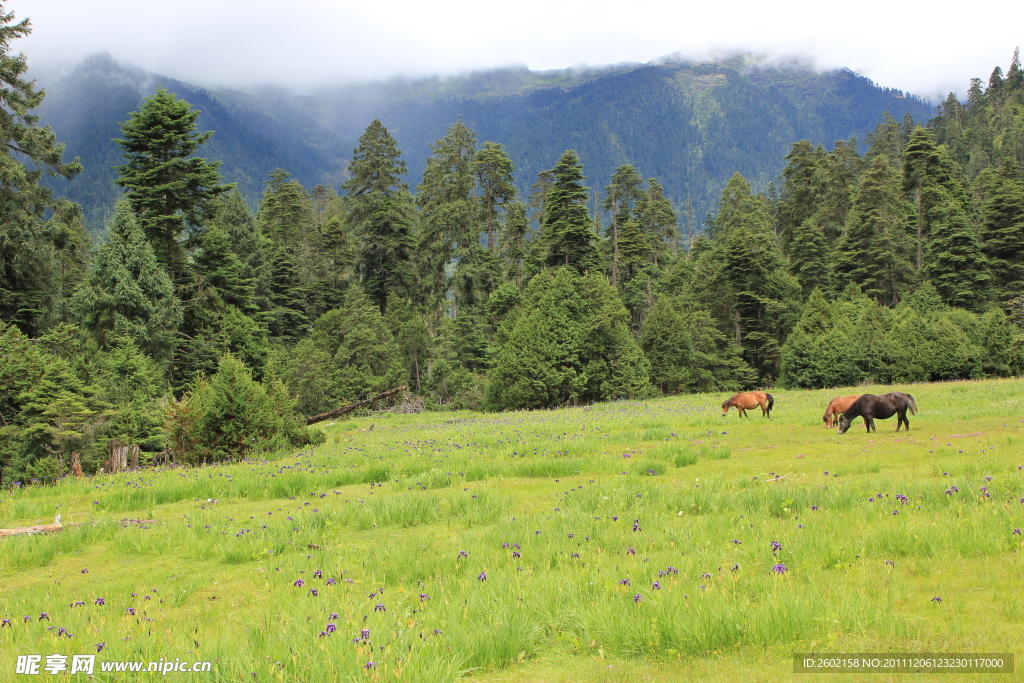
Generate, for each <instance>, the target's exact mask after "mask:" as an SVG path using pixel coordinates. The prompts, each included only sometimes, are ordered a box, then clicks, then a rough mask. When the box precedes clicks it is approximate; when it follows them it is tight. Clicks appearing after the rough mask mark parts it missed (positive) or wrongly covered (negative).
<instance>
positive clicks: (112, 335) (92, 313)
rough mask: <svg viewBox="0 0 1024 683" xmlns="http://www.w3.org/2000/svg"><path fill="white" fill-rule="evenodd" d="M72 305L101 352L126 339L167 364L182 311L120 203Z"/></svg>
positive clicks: (125, 204) (128, 210)
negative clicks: (115, 342)
mask: <svg viewBox="0 0 1024 683" xmlns="http://www.w3.org/2000/svg"><path fill="white" fill-rule="evenodd" d="M72 305H73V308H74V309H75V310H76V311H77V312H78V314H79V316H80V318H81V320H82V322H83V325H84V326H85V328H86V329H88V330H89V331H90V332H92V334H93V335H94V336H95V338H96V341H97V342H98V343H99V344H100V345H101V346H102V347H104V348H108V347H110V346H111V345H112V344H113V343H114V340H115V339H116V338H117V337H120V336H122V335H126V336H128V337H131V338H132V339H133V340H134V341H135V342H136V343H137V344H138V345H139V348H141V349H143V350H144V351H145V352H146V353H147V354H149V356H150V357H152V358H154V359H155V360H157V361H158V362H166V361H167V360H168V359H169V358H170V355H171V352H172V351H173V349H174V343H175V342H174V335H175V334H176V332H177V330H178V327H179V326H180V325H181V322H182V310H181V305H180V303H179V301H178V298H177V297H176V296H175V293H174V286H173V284H172V283H171V280H170V278H169V277H168V275H167V273H166V271H164V270H163V268H161V267H160V265H159V264H158V263H157V260H156V256H155V255H154V254H153V248H152V246H151V245H150V243H149V241H148V240H146V237H145V235H143V233H142V230H141V229H140V228H139V225H138V223H137V221H136V220H135V215H134V213H133V212H132V209H131V206H130V205H129V204H128V202H125V201H121V202H118V204H117V207H116V208H115V213H114V217H113V219H112V220H111V222H110V225H109V226H108V227H107V243H106V244H105V245H104V246H103V247H102V248H101V249H100V250H99V252H98V253H97V254H96V258H95V260H94V261H93V263H92V266H91V267H90V269H89V273H88V274H87V275H86V277H85V280H84V281H83V282H82V285H81V287H80V288H79V290H78V292H77V294H76V295H75V299H74V302H73V304H72Z"/></svg>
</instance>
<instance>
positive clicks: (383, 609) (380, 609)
mask: <svg viewBox="0 0 1024 683" xmlns="http://www.w3.org/2000/svg"><path fill="white" fill-rule="evenodd" d="M373 611H374V612H387V611H388V608H387V607H385V606H384V603H383V602H378V603H377V604H376V605H374V606H373Z"/></svg>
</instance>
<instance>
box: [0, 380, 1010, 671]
mask: <svg viewBox="0 0 1024 683" xmlns="http://www.w3.org/2000/svg"><path fill="white" fill-rule="evenodd" d="M902 388H904V389H907V390H909V391H910V392H911V393H913V394H914V396H915V398H916V399H917V403H918V405H919V406H920V408H921V412H920V413H919V414H918V415H917V416H912V417H911V418H910V421H911V431H910V432H909V433H907V432H903V431H901V432H899V433H895V432H894V431H892V430H893V429H895V421H894V420H889V421H879V422H878V423H877V424H878V429H879V432H878V433H877V434H866V433H865V431H864V428H863V426H862V423H861V422H860V421H858V422H856V423H855V424H854V426H853V427H852V428H851V430H850V432H849V433H848V434H845V435H843V436H839V435H838V434H837V433H836V430H834V429H833V430H826V429H824V428H823V426H822V424H821V421H820V420H821V417H820V416H821V412H822V410H823V406H824V405H825V404H826V403H827V402H828V400H829V399H830V398H831V397H832V396H835V395H840V394H843V392H844V390H842V389H839V390H833V391H808V392H784V391H777V392H773V393H774V395H775V399H776V408H775V410H774V411H773V416H774V419H772V420H768V419H763V418H760V417H756V416H755V417H750V418H746V419H741V418H738V417H736V416H735V414H733V415H731V416H730V417H728V418H723V417H721V416H720V414H719V409H718V408H717V406H718V405H719V404H720V403H721V398H722V397H721V396H718V395H713V396H706V395H705V396H686V397H679V398H671V399H663V400H656V401H649V402H644V403H639V402H616V403H609V404H601V405H595V406H590V407H585V408H577V409H566V410H556V411H538V412H519V413H504V414H475V413H459V414H455V415H452V414H424V415H402V416H398V415H378V416H374V417H373V418H368V419H357V420H352V421H348V422H341V423H336V424H330V425H327V426H326V427H325V428H324V429H325V431H326V433H327V437H328V438H327V441H326V443H325V444H324V445H323V446H320V447H318V448H316V449H313V450H306V451H303V452H299V453H293V454H281V457H280V458H278V459H273V460H259V461H246V462H241V463H235V464H232V465H224V466H217V467H205V468H196V469H182V470H173V469H172V470H159V471H158V470H147V471H139V472H131V473H123V474H119V475H115V476H106V477H104V476H101V477H94V478H89V479H84V480H79V481H73V480H69V481H64V482H61V483H59V484H58V485H55V486H52V487H41V488H29V489H21V490H15V491H5V492H2V493H0V526H3V527H11V526H18V525H26V524H37V523H45V522H50V521H52V517H53V515H54V514H55V513H56V512H60V513H61V514H62V515H63V517H64V521H65V522H66V523H68V522H70V523H72V524H75V525H76V526H71V527H68V528H67V529H66V530H65V531H63V532H62V533H59V534H52V535H49V536H35V537H15V538H5V539H0V546H2V550H3V554H2V557H3V560H2V561H0V578H2V580H3V583H4V590H3V591H2V592H0V617H3V618H10V619H11V620H12V623H11V626H10V627H9V628H8V627H3V628H0V649H2V651H3V652H4V653H5V654H4V655H3V657H0V680H6V679H8V678H13V677H14V675H13V671H14V662H15V658H16V655H18V654H30V653H37V654H42V655H48V654H52V653H54V652H58V653H62V654H66V655H71V654H79V653H95V652H96V644H98V643H105V646H104V649H103V651H102V653H101V654H100V660H104V658H106V661H111V660H146V661H149V660H158V659H160V658H161V657H163V658H165V659H170V660H173V659H175V658H181V659H189V660H191V661H195V660H199V661H211V662H213V671H212V672H211V673H202V674H195V675H194V677H192V675H191V674H184V673H177V674H174V676H176V678H177V679H178V680H196V681H200V680H201V681H221V680H223V681H239V680H283V681H292V680H317V681H353V680H364V679H380V680H392V679H393V680H406V681H417V682H419V681H450V680H453V679H455V678H460V677H461V678H465V679H467V680H481V681H483V680H503V681H508V680H513V681H523V682H525V681H619V680H650V681H670V680H671V681H674V680H692V679H693V678H694V677H697V678H700V679H702V680H723V681H729V680H736V679H739V678H744V677H745V678H752V679H754V680H780V681H781V680H791V679H792V653H794V652H804V651H812V650H813V651H829V652H839V651H848V652H853V651H864V652H869V651H893V652H900V651H906V652H928V651H931V652H977V653H980V652H1012V651H1014V648H1015V647H1016V646H1017V643H1019V642H1022V639H1024V599H1022V598H1021V597H1020V596H1021V591H1020V588H1019V586H1020V578H1021V576H1022V575H1024V554H1022V552H1021V550H1022V536H1020V535H1017V534H1015V533H1014V530H1015V529H1020V528H1021V527H1024V502H1021V501H1022V500H1024V470H1022V469H1021V467H1022V466H1024V452H1022V451H1021V445H1022V444H1024V420H1022V417H1024V410H1022V407H1024V381H1018V380H1003V381H988V382H962V383H953V384H935V385H918V386H912V387H902ZM861 390H862V391H872V388H871V387H864V388H862V389H861ZM874 390H875V391H877V392H879V393H880V392H884V391H886V390H887V389H886V388H881V387H880V388H876V389H874ZM846 393H849V391H846ZM371 423H372V424H373V427H374V428H373V429H372V430H369V426H370V424H371ZM123 519H134V520H151V521H143V522H142V523H127V524H119V522H120V521H121V520H123ZM778 565H784V566H785V571H782V573H779V572H777V571H774V570H773V568H775V567H777V566H778ZM83 570H86V573H83ZM780 571H781V569H780ZM314 591H315V593H314ZM147 596H148V599H146V598H147ZM638 596H639V597H638ZM934 597H941V598H942V602H941V603H940V602H938V601H934V600H933V598H934ZM98 598H103V604H97V599H98ZM79 602H81V603H84V604H80V605H77V606H76V603H79ZM129 610H133V611H134V614H130V613H129ZM42 612H46V613H48V614H49V615H50V617H49V619H48V620H42V621H40V620H39V619H38V616H39V614H40V613H42ZM25 615H29V616H30V617H31V619H30V620H29V621H25V620H24V619H23V617H24V616H25ZM328 624H333V625H334V626H333V629H328ZM50 627H57V628H54V629H53V630H48V629H49V628H50ZM60 628H64V629H66V630H67V631H69V632H70V633H72V634H74V635H73V636H72V637H67V636H66V635H65V636H58V635H57V633H58V632H59V631H58V629H60ZM363 629H368V630H369V632H370V635H369V636H368V637H366V638H364V637H363V636H362V633H363ZM321 633H325V635H320V634H321ZM368 662H373V663H374V664H373V666H372V667H371V668H370V669H367V668H366V666H367V664H368ZM253 673H255V674H256V675H255V679H254V677H253ZM44 675H45V674H44ZM808 676H809V680H812V679H816V678H822V677H823V676H822V675H818V674H815V675H808ZM1016 676H1017V677H1018V679H1019V678H1020V676H1019V674H1018V675H1016ZM840 678H841V679H842V680H848V679H847V678H842V677H840ZM1003 678H1007V676H1005V675H1004V676H1003ZM1009 678H1013V677H1012V676H1011V677H1009ZM921 679H923V680H933V679H934V680H938V676H937V675H936V676H929V675H922V676H921ZM849 680H853V679H849ZM871 680H873V681H875V680H895V675H894V676H892V677H889V678H886V676H885V675H877V676H873V677H872V679H871ZM915 680H920V679H918V678H915Z"/></svg>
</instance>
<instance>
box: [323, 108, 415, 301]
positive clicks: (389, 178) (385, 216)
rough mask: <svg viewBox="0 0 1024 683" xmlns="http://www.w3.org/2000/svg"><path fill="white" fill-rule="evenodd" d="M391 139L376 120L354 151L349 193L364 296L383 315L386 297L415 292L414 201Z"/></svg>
mask: <svg viewBox="0 0 1024 683" xmlns="http://www.w3.org/2000/svg"><path fill="white" fill-rule="evenodd" d="M400 157H401V152H400V151H399V150H398V145H397V143H396V142H395V139H394V138H393V137H391V134H390V133H389V132H388V129H387V128H385V127H384V124H382V123H381V122H380V120H379V119H374V120H373V121H372V122H371V123H370V125H369V126H368V127H367V128H366V131H365V132H364V133H363V134H362V135H361V136H360V138H359V146H358V147H357V148H356V149H355V150H353V152H352V162H351V163H350V164H349V167H348V170H349V173H350V177H349V179H348V180H346V181H345V182H344V183H342V185H341V187H342V189H343V190H345V192H346V193H347V194H346V196H345V208H346V211H347V216H348V221H349V225H351V226H352V228H353V230H354V232H355V233H356V235H358V237H359V239H360V242H361V246H360V250H359V254H358V255H357V257H356V270H357V272H358V274H359V277H360V280H361V282H362V286H363V289H364V291H365V292H366V294H367V296H368V297H370V300H371V301H372V302H373V304H374V305H375V306H377V307H378V308H379V309H380V311H381V312H382V313H383V312H385V311H386V309H387V300H388V295H390V294H391V293H393V292H394V293H400V294H403V295H406V296H407V295H409V293H410V292H411V290H412V288H413V282H412V281H413V267H412V266H413V250H414V248H415V233H414V214H413V210H414V209H413V202H412V198H411V196H410V195H409V188H408V186H407V185H406V184H405V182H404V181H403V180H402V179H401V177H402V176H403V175H405V173H406V166H405V162H404V161H402V160H401V159H400Z"/></svg>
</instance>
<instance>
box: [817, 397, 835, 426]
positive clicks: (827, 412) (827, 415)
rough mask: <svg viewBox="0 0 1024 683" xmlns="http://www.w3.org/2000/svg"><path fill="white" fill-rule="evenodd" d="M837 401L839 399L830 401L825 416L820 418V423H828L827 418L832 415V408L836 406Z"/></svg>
mask: <svg viewBox="0 0 1024 683" xmlns="http://www.w3.org/2000/svg"><path fill="white" fill-rule="evenodd" d="M837 400H839V399H838V398H834V399H832V400H831V401H829V402H828V406H827V407H826V408H825V414H824V415H822V416H821V421H822V422H828V418H829V416H830V415H832V406H834V405H835V404H836V401H837Z"/></svg>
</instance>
